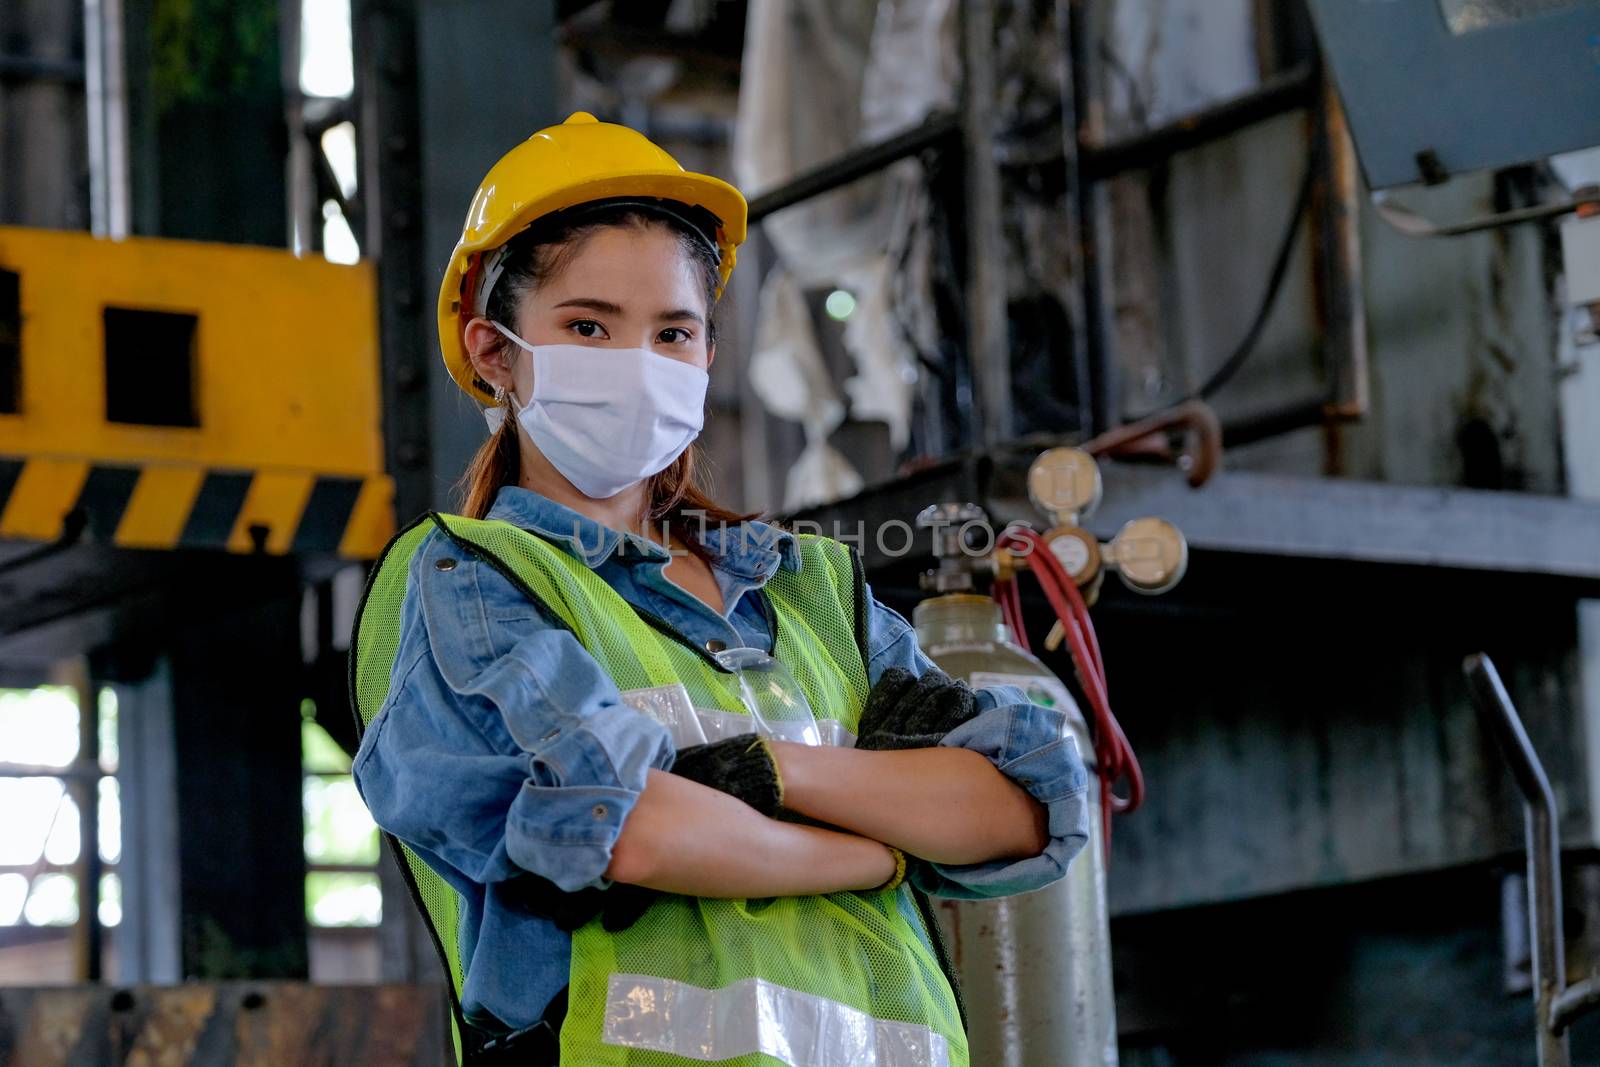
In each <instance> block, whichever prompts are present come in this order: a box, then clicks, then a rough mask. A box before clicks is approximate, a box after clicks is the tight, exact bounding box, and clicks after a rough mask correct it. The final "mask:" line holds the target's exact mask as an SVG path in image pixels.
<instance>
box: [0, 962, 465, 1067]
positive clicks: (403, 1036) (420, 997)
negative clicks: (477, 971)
mask: <svg viewBox="0 0 1600 1067" xmlns="http://www.w3.org/2000/svg"><path fill="white" fill-rule="evenodd" d="M440 1007H441V1004H440V999H439V991H438V990H437V989H436V988H432V987H429V986H418V985H374V986H311V985H306V984H301V983H288V982H237V983H233V982H230V983H217V984H199V983H195V984H189V985H183V986H173V987H149V986H142V987H136V988H133V989H119V988H116V987H114V986H66V987H59V988H14V989H0V1067H22V1065H24V1064H27V1065H29V1067H47V1065H48V1067H57V1065H61V1067H65V1065H66V1064H69V1063H159V1064H164V1065H167V1067H281V1065H284V1064H294V1063H339V1064H349V1065H351V1067H356V1065H360V1067H443V1065H444V1064H445V1063H446V1062H448V1061H447V1055H448V1049H447V1044H446V1041H445V1037H444V1019H443V1012H441V1010H440Z"/></svg>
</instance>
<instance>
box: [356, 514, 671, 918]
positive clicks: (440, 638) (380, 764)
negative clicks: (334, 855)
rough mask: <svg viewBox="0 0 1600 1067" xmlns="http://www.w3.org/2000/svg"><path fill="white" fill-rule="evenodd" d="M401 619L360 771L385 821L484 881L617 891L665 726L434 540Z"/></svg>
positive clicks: (558, 633)
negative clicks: (622, 848)
mask: <svg viewBox="0 0 1600 1067" xmlns="http://www.w3.org/2000/svg"><path fill="white" fill-rule="evenodd" d="M401 615H402V618H401V626H402V631H401V633H402V636H401V642H400V652H399V655H398V656H397V657H396V659H395V669H394V674H393V680H392V683H391V688H390V692H389V695H388V698H387V699H386V700H385V701H384V704H383V706H382V707H381V708H380V709H379V711H378V714H377V716H375V718H374V720H373V723H372V725H371V727H370V728H369V729H368V730H367V733H366V735H365V737H363V739H362V743H361V748H360V750H359V751H358V753H357V756H356V760H355V766H354V771H355V777H356V783H357V786H358V787H359V788H360V790H361V793H362V796H363V798H364V799H365V800H366V802H367V806H368V807H369V808H370V809H371V811H372V815H373V818H374V819H375V821H376V822H377V823H378V825H379V826H382V827H383V828H384V829H385V830H387V831H389V832H390V833H392V834H394V835H395V836H396V837H398V838H400V839H401V840H402V841H405V842H406V843H407V844H409V845H411V846H412V847H414V848H416V849H417V851H418V852H419V854H421V855H423V856H425V857H428V858H429V859H430V862H434V861H440V862H442V863H443V864H444V865H446V866H447V867H448V868H450V869H452V870H453V871H455V872H459V874H460V875H461V876H463V877H465V878H467V879H469V880H471V881H473V882H478V883H489V882H497V881H502V880H504V879H507V878H510V877H513V876H514V875H516V874H518V873H520V872H522V871H531V872H532V873H534V874H537V875H540V876H542V877H544V878H548V879H549V880H550V881H552V882H554V883H555V884H556V885H557V886H559V887H560V888H562V889H564V890H575V889H581V888H585V887H588V886H605V885H609V884H610V883H609V881H608V880H607V879H605V878H604V877H603V875H604V871H605V869H606V868H607V866H609V865H610V862H611V851H612V847H613V845H614V844H615V842H616V839H617V835H618V834H619V833H620V832H621V828H622V824H623V821H624V820H625V819H626V818H627V816H628V813H629V812H630V811H632V809H633V805H634V803H635V802H636V801H637V800H638V796H639V794H640V792H642V791H643V789H644V786H645V781H646V777H647V773H648V771H649V769H650V768H652V767H655V768H660V769H665V768H666V767H668V766H670V764H671V762H672V755H673V749H672V744H671V741H670V738H669V735H668V733H667V731H666V729H665V728H664V727H662V726H661V725H660V724H659V723H656V722H655V721H654V720H652V719H650V718H648V717H647V716H644V715H641V714H639V713H638V712H636V711H634V710H633V709H632V708H630V707H628V706H627V705H626V704H624V703H623V702H622V699H621V694H620V693H619V692H618V690H617V688H616V686H615V684H613V682H612V681H611V679H610V678H609V676H607V675H606V674H605V672H604V671H603V670H602V669H601V667H600V665H599V664H598V663H597V662H596V661H595V660H594V658H593V657H592V656H590V655H589V653H588V652H587V651H586V650H585V649H584V648H583V646H582V645H581V644H579V643H578V641H577V639H576V638H574V637H573V635H572V634H571V633H570V632H568V631H567V630H565V629H564V628H562V627H560V626H559V625H557V624H555V623H554V622H553V621H552V620H551V619H549V618H547V617H546V616H545V615H544V614H543V613H542V611H541V609H540V607H539V606H538V605H536V604H534V603H533V602H531V601H529V600H528V599H527V598H526V597H524V596H523V595H522V594H521V593H519V592H518V591H517V590H516V589H515V588H513V587H512V586H511V585H510V583H509V582H507V581H506V579H505V578H504V577H503V576H501V575H500V574H499V573H498V572H497V571H495V570H494V569H493V568H492V567H490V566H488V565H486V564H483V563H480V562H478V561H476V560H474V559H471V558H461V554H460V553H459V551H457V550H456V549H455V548H454V547H453V546H452V545H451V544H450V543H449V542H448V541H447V540H446V539H444V538H442V537H440V536H439V535H437V534H436V535H434V536H433V537H431V538H430V539H429V540H427V541H425V542H424V543H423V545H422V546H420V547H419V549H418V551H417V552H416V554H415V555H414V556H413V557H412V560H411V570H410V576H409V582H408V586H407V592H406V596H405V600H404V604H403V606H402V609H401ZM440 873H441V875H444V876H445V877H446V878H449V877H450V871H448V870H442V871H440Z"/></svg>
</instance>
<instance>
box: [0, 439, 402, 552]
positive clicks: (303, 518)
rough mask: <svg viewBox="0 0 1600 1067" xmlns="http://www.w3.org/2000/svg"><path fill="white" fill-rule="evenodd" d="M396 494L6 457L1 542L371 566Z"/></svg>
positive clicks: (321, 478) (292, 474)
mask: <svg viewBox="0 0 1600 1067" xmlns="http://www.w3.org/2000/svg"><path fill="white" fill-rule="evenodd" d="M393 495H394V490H393V484H392V483H391V482H390V480H389V479H388V478H387V477H385V476H384V475H381V474H372V475H338V474H325V473H315V472H310V471H286V470H258V471H237V470H208V469H204V468H200V467H190V466H182V465H177V464H148V465H139V466H129V465H126V464H115V463H99V462H94V461H91V460H87V459H77V458H71V457H30V458H26V459H24V458H20V457H7V456H0V537H3V538H16V539H23V540H35V541H53V540H56V539H57V538H60V537H62V536H81V537H83V538H84V539H86V540H89V541H92V542H94V543H98V544H103V545H117V546H121V547H125V548H158V549H159V548H165V549H177V548H185V549H190V548H192V549H222V550H226V551H229V552H244V553H250V552H267V553H272V554H275V555H286V554H290V553H336V554H338V555H341V556H345V557H348V558H351V559H371V558H373V557H375V556H376V555H377V553H378V552H379V551H380V550H381V549H382V548H383V546H384V544H385V543H387V541H388V539H389V538H390V537H391V536H392V535H393V533H394V514H393Z"/></svg>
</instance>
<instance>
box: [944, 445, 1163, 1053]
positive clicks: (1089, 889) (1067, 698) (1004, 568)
mask: <svg viewBox="0 0 1600 1067" xmlns="http://www.w3.org/2000/svg"><path fill="white" fill-rule="evenodd" d="M1028 489H1029V498H1030V499H1031V500H1032V502H1033V504H1034V506H1035V507H1036V508H1037V509H1038V510H1039V511H1040V512H1041V513H1043V514H1045V515H1048V516H1049V517H1050V519H1051V521H1052V524H1053V525H1052V527H1051V528H1050V529H1049V530H1048V531H1047V532H1045V533H1044V534H1038V533H1035V532H1033V531H1032V530H1030V529H1028V528H1026V527H1022V526H1012V527H1008V528H1007V529H1006V530H1005V531H1004V532H1002V533H1001V534H1000V535H999V536H998V537H993V536H992V531H990V530H989V528H988V526H987V515H986V514H985V513H984V511H983V509H982V508H980V507H978V506H977V505H975V504H954V503H948V504H938V505H934V506H932V507H930V508H928V509H926V510H925V511H923V512H922V514H921V515H919V516H918V523H919V525H921V526H923V527H925V528H928V529H931V530H933V532H934V550H935V554H936V556H937V558H938V567H937V569H935V570H933V571H930V572H929V573H928V574H927V575H926V577H925V584H926V585H927V586H928V587H929V588H930V589H932V590H934V591H935V592H936V593H938V595H937V596H934V597H932V598H931V599H928V600H925V601H923V602H922V603H920V604H918V605H917V608H916V610H915V612H914V614H913V618H914V622H915V624H916V629H917V641H918V643H919V644H920V645H921V646H922V648H923V651H925V652H926V653H927V654H928V656H929V657H930V658H932V659H933V660H934V662H936V663H937V664H939V666H940V667H941V668H943V669H944V670H945V671H947V672H949V673H950V674H951V675H952V676H954V677H958V678H964V679H966V680H967V681H969V682H971V683H972V684H973V685H975V686H985V685H1014V686H1017V687H1019V688H1020V689H1022V691H1023V692H1024V693H1025V694H1027V696H1028V698H1029V699H1030V700H1032V701H1034V702H1035V703H1038V704H1041V705H1044V706H1046V707H1052V708H1056V709H1058V710H1060V711H1061V712H1063V713H1064V714H1065V716H1066V719H1067V730H1068V736H1069V737H1070V738H1071V739H1072V740H1073V742H1074V743H1075V744H1076V745H1077V748H1078V750H1079V752H1080V753H1082V754H1083V755H1084V758H1085V762H1086V763H1087V764H1088V766H1089V767H1090V770H1091V775H1092V778H1093V781H1091V783H1090V786H1089V792H1090V820H1089V822H1090V831H1089V834H1090V836H1089V841H1088V843H1087V844H1086V846H1085V847H1084V849H1083V851H1082V852H1081V853H1080V854H1079V856H1078V857H1077V859H1075V860H1074V861H1073V863H1072V865H1071V867H1070V868H1069V869H1068V871H1067V875H1066V877H1065V878H1063V879H1062V880H1061V881H1060V882H1058V883H1056V884H1055V885H1052V886H1050V887H1048V888H1046V889H1043V890H1041V891H1039V892H1037V893H1028V894H1023V895H1020V896H1015V897H1009V898H1003V899H1000V900H994V901H983V902H962V901H954V900H943V901H940V902H939V913H940V920H941V922H942V924H943V926H944V929H945V935H946V938H947V940H949V941H950V943H951V944H952V946H953V948H952V952H953V955H954V958H955V961H956V966H957V968H958V969H959V971H960V975H961V984H962V990H963V993H964V995H965V997H966V1001H967V1007H968V1017H969V1019H970V1027H971V1042H972V1051H973V1062H974V1063H992V1064H1004V1065H1006V1067H1012V1065H1018V1067H1020V1065H1023V1064H1030V1065H1032V1064H1047V1063H1056V1064H1063V1065H1067V1067H1090V1065H1101V1067H1114V1065H1115V1064H1116V1063H1117V1062H1118V1057H1117V1024H1116V1007H1115V1003H1114V999H1113V990H1112V982H1111V936H1110V929H1109V919H1108V910H1107V905H1106V863H1107V858H1108V857H1107V844H1108V838H1109V833H1110V819H1109V816H1110V814H1111V812H1112V811H1114V810H1117V811H1131V810H1133V809H1134V808H1135V807H1137V806H1138V803H1139V801H1140V800H1141V799H1142V797H1143V792H1144V783H1143V777H1142V773H1141V772H1140V770H1139V765H1138V761H1137V759H1136V758H1135V756H1134V754H1133V750H1132V748H1131V747H1130V746H1129V745H1128V743H1127V739H1126V738H1125V737H1124V736H1123V733H1122V730H1121V727H1120V726H1119V725H1118V724H1117V721H1116V719H1115V718H1114V717H1113V716H1112V715H1111V712H1110V706H1109V702H1108V700H1107V697H1106V689H1105V675H1104V668H1103V666H1102V664H1101V663H1100V660H1099V649H1098V645H1097V643H1096V639H1095V637H1094V629H1093V626H1092V624H1091V623H1090V621H1089V617H1088V611H1087V605H1088V603H1090V602H1092V601H1093V600H1094V598H1095V596H1096V594H1097V593H1098V591H1099V587H1100V583H1101V582H1102V581H1103V580H1104V577H1105V573H1106V571H1107V570H1109V569H1115V570H1116V572H1117V573H1118V575H1119V576H1120V577H1121V578H1122V580H1123V582H1124V583H1125V584H1126V585H1127V586H1128V587H1129V588H1130V589H1134V590H1136V591H1138V592H1141V593H1147V594H1151V595H1154V594H1158V593H1162V592H1165V591H1167V590H1169V589H1171V588H1173V587H1174V586H1176V585H1177V584H1178V582H1179V581H1181V580H1182V578H1183V574H1184V571H1185V569H1186V567H1187V564H1188V547H1187V545H1186V543H1185V542H1184V539H1183V535H1182V534H1181V533H1180V532H1179V531H1178V529H1177V528H1176V527H1175V526H1173V525H1172V524H1171V523H1168V522H1166V521H1165V520H1163V519H1159V518H1144V519H1136V520H1133V521H1132V522H1129V523H1128V524H1127V525H1126V526H1124V527H1123V529H1122V531H1121V532H1120V533H1119V534H1118V535H1117V537H1116V538H1114V539H1113V540H1112V541H1111V542H1110V543H1109V544H1101V543H1100V542H1099V541H1098V540H1097V539H1096V538H1095V537H1094V536H1093V535H1092V534H1090V533H1089V532H1088V531H1087V530H1085V529H1083V527H1082V526H1080V525H1079V523H1080V522H1081V521H1082V520H1083V518H1084V517H1085V516H1087V515H1088V513H1089V512H1091V511H1093V510H1094V508H1095V506H1096V505H1097V504H1099V502H1100V496H1101V491H1102V483H1101V479H1100V472H1099V468H1098V466H1097V465H1096V463H1095V460H1094V457H1093V456H1091V455H1089V454H1088V453H1087V452H1084V451H1082V450H1080V449H1075V448H1054V449H1051V450H1049V451H1047V452H1045V453H1044V454H1043V455H1041V456H1040V457H1039V458H1038V459H1037V460H1036V461H1035V462H1034V464H1033V466H1032V467H1031V468H1030V470H1029V472H1028ZM980 530H981V531H984V532H986V533H988V534H990V535H991V536H989V537H988V538H987V544H986V545H985V546H983V547H985V548H987V551H984V552H981V553H980V552H975V551H974V547H975V546H974V545H973V543H972V541H973V538H972V534H973V533H974V532H976V531H980ZM1024 570H1026V571H1031V572H1032V573H1033V574H1034V576H1035V577H1036V578H1037V580H1038V583H1039V586H1040V588H1041V590H1042V591H1043V592H1044V594H1045V596H1046V598H1047V599H1048V600H1049V601H1050V603H1051V606H1052V608H1053V609H1054V610H1055V611H1056V613H1057V621H1056V624H1055V626H1054V628H1053V629H1052V630H1051V635H1050V637H1049V638H1048V639H1047V640H1048V642H1050V643H1051V644H1052V647H1054V642H1057V641H1059V640H1065V641H1066V642H1067V643H1068V645H1069V647H1070V648H1071V650H1072V656H1073V662H1074V665H1075V668H1076V673H1077V677H1078V681H1079V684H1080V689H1081V690H1082V692H1083V693H1084V695H1085V697H1086V699H1087V702H1088V704H1089V707H1090V712H1091V714H1090V717H1089V718H1086V717H1085V715H1084V714H1083V712H1082V711H1081V710H1080V707H1079V703H1078V701H1077V700H1075V699H1074V697H1073V696H1072V694H1071V692H1070V690H1069V689H1068V687H1067V686H1066V685H1065V684H1064V683H1063V682H1062V680H1061V679H1060V678H1058V677H1057V676H1056V675H1055V674H1053V673H1052V672H1051V671H1050V669H1049V668H1047V667H1046V666H1045V665H1044V663H1043V662H1041V661H1040V660H1039V659H1038V658H1036V657H1035V656H1033V655H1032V654H1031V653H1030V652H1029V651H1028V650H1027V641H1028V637H1027V630H1026V626H1025V624H1024V622H1023V616H1022V605H1021V600H1020V595H1019V593H1018V589H1017V574H1018V572H1020V571H1024ZM979 573H987V574H988V575H990V576H991V577H992V578H993V596H992V597H986V596H980V595H977V593H976V591H975V586H976V582H975V577H976V575H977V574H979ZM1091 718H1092V720H1093V722H1094V726H1093V728H1092V729H1091V727H1090V719H1091ZM1119 779H1125V780H1126V781H1127V783H1128V793H1127V795H1125V796H1118V795H1117V794H1116V793H1115V792H1114V791H1113V788H1112V786H1113V783H1114V782H1116V781H1118V780H1119ZM1037 946H1050V950H1049V951H1036V950H1035V948H1036V947H1037Z"/></svg>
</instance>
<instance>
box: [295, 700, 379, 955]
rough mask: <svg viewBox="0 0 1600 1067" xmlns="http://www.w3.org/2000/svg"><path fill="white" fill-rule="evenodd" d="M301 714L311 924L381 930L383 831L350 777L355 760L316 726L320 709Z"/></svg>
mask: <svg viewBox="0 0 1600 1067" xmlns="http://www.w3.org/2000/svg"><path fill="white" fill-rule="evenodd" d="M300 712H301V724H300V758H301V765H302V768H303V772H304V779H303V780H302V791H301V798H302V802H303V804H304V808H305V848H306V921H307V922H308V923H310V924H311V925H312V926H313V927H345V926H376V925H377V924H378V921H379V920H380V919H381V918H382V917H383V893H382V890H380V889H379V887H378V828H377V826H375V825H374V824H373V822H372V816H371V815H369V814H368V813H367V806H366V805H365V804H364V803H362V801H361V795H360V794H359V793H357V792H356V785H355V781H354V779H352V778H351V777H350V757H349V756H348V755H346V754H345V751H344V750H343V749H342V748H340V747H339V745H338V744H337V743H336V742H335V741H334V740H333V738H332V737H330V736H328V731H326V730H324V729H323V728H322V727H321V726H319V725H317V722H316V705H315V704H313V703H312V702H311V701H309V700H307V701H304V702H302V704H301V706H300Z"/></svg>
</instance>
